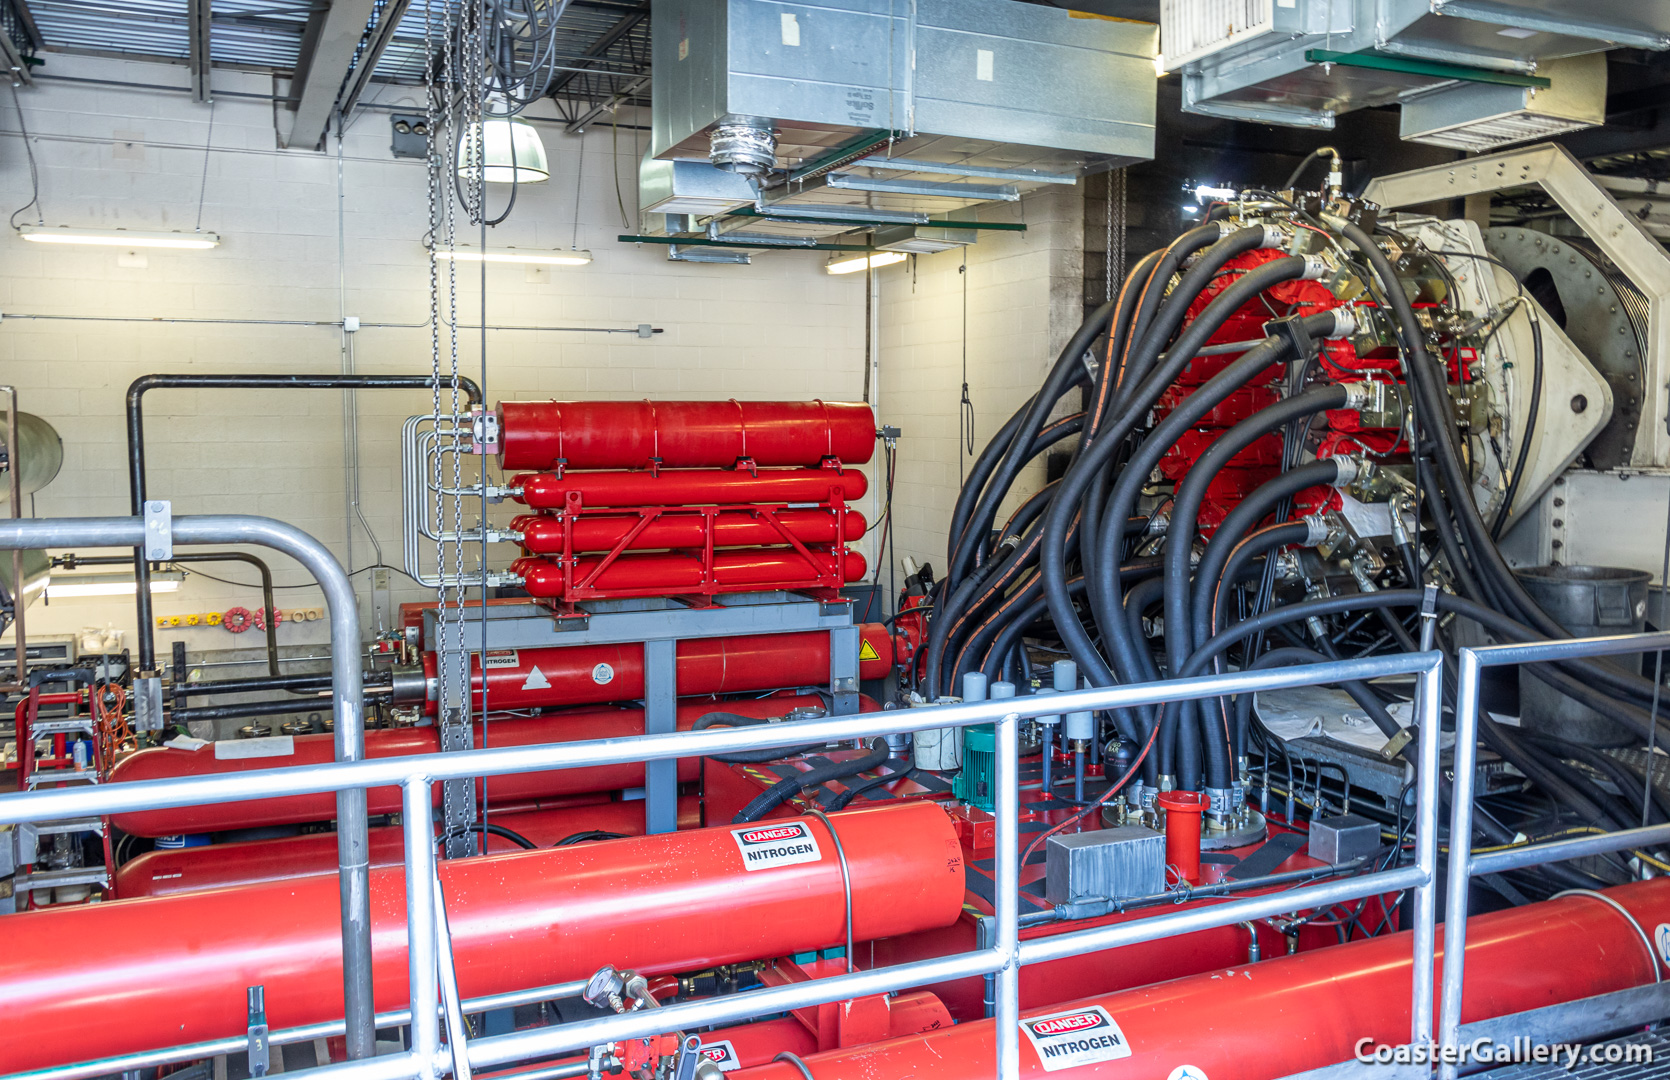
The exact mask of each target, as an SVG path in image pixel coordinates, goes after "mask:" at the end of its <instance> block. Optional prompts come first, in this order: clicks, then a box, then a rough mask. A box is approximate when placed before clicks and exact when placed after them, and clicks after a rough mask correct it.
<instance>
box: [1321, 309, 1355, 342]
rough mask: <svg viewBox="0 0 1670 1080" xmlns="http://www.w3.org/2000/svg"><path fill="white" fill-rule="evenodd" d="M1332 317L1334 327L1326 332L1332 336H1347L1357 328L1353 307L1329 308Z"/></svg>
mask: <svg viewBox="0 0 1670 1080" xmlns="http://www.w3.org/2000/svg"><path fill="white" fill-rule="evenodd" d="M1330 314H1332V315H1333V317H1334V329H1333V331H1332V332H1331V333H1329V334H1328V337H1329V338H1330V339H1332V338H1347V337H1350V336H1351V335H1353V334H1355V333H1356V332H1357V330H1358V324H1357V309H1356V308H1353V307H1345V306H1341V307H1337V308H1332V309H1331V310H1330Z"/></svg>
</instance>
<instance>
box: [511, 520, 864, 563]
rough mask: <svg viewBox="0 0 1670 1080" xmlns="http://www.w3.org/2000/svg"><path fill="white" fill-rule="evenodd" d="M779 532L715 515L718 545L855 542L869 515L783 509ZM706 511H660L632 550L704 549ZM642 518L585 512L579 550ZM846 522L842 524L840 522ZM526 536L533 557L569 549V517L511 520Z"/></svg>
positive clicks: (619, 535)
mask: <svg viewBox="0 0 1670 1080" xmlns="http://www.w3.org/2000/svg"><path fill="white" fill-rule="evenodd" d="M774 516H775V517H776V519H777V522H778V524H780V525H781V526H782V527H783V529H782V530H779V529H778V528H777V527H776V526H775V525H772V524H771V522H770V521H768V520H767V519H766V518H765V517H764V516H762V515H760V514H756V513H750V512H748V511H746V510H724V511H721V512H719V513H716V514H714V515H713V546H714V547H759V546H763V545H769V544H786V543H788V540H787V539H786V538H785V537H784V536H783V531H784V530H786V531H787V532H788V534H789V535H790V536H792V537H794V538H795V539H796V540H799V541H800V542H801V543H803V544H833V543H835V542H836V541H838V540H845V541H847V542H849V543H850V542H851V541H854V540H857V539H858V538H860V537H862V536H863V535H864V515H863V514H860V513H859V512H858V511H857V510H848V511H846V513H845V515H844V516H842V517H840V518H837V517H836V516H835V514H834V512H833V511H831V510H779V511H777V513H776V514H775V515H774ZM704 517H705V515H703V514H702V513H700V512H692V511H687V512H685V513H664V514H660V515H657V516H656V517H655V518H654V519H653V520H651V521H650V523H649V524H648V525H645V526H644V527H643V528H642V529H641V530H639V531H638V533H637V535H635V536H633V537H632V539H631V541H630V542H629V543H628V544H627V545H626V547H627V550H629V551H631V550H638V551H644V550H648V549H650V548H699V547H703V546H705V545H706V544H707V535H706V532H707V531H706V522H705V520H704ZM641 520H642V519H641V518H640V517H639V516H638V515H636V514H597V515H592V514H579V515H576V516H575V518H574V521H573V532H574V547H573V550H574V551H612V550H614V547H615V545H616V544H618V543H620V542H621V541H622V540H623V539H625V538H626V537H627V535H628V534H630V533H631V532H632V530H633V528H634V527H635V526H636V525H637V524H638V522H639V521H641ZM837 521H839V522H840V525H839V527H837V525H836V522H837ZM510 527H511V529H513V530H515V531H516V532H519V533H521V534H522V546H523V547H524V548H526V549H527V550H528V552H529V553H530V554H533V555H561V554H562V553H563V519H562V518H560V517H555V516H550V515H545V514H523V515H522V516H521V517H518V518H516V519H515V520H513V521H512V522H511V523H510Z"/></svg>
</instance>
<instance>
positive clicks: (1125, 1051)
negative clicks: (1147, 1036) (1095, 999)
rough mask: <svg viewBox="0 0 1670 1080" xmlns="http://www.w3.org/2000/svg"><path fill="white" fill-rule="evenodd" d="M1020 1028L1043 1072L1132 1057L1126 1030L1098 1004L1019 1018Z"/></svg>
mask: <svg viewBox="0 0 1670 1080" xmlns="http://www.w3.org/2000/svg"><path fill="white" fill-rule="evenodd" d="M1021 1030H1022V1031H1023V1032H1025V1033H1026V1037H1027V1038H1028V1039H1029V1040H1031V1042H1032V1049H1034V1050H1036V1051H1037V1052H1038V1060H1039V1062H1041V1063H1042V1064H1043V1066H1044V1071H1045V1072H1055V1071H1057V1070H1059V1069H1070V1068H1073V1067H1074V1066H1078V1065H1090V1064H1093V1063H1095V1062H1098V1061H1113V1060H1115V1059H1117V1058H1124V1057H1130V1056H1131V1045H1130V1043H1128V1042H1126V1041H1125V1033H1124V1032H1123V1031H1120V1030H1119V1025H1118V1024H1116V1023H1114V1022H1113V1017H1111V1016H1109V1015H1108V1013H1107V1010H1106V1009H1103V1008H1101V1007H1100V1006H1095V1005H1092V1006H1090V1007H1089V1008H1083V1009H1072V1010H1069V1011H1067V1012H1058V1013H1051V1014H1050V1015H1048V1016H1035V1017H1033V1018H1032V1019H1030V1020H1022V1021H1021Z"/></svg>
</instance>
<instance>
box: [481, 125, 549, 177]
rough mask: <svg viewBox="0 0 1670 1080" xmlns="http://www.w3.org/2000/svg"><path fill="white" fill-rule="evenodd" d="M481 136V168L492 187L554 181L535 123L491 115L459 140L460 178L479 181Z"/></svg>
mask: <svg viewBox="0 0 1670 1080" xmlns="http://www.w3.org/2000/svg"><path fill="white" fill-rule="evenodd" d="M483 132H484V133H485V134H484V135H483V136H482V137H481V151H480V155H481V166H482V170H483V171H484V172H485V173H486V174H487V182H488V183H489V184H537V183H540V182H542V181H545V180H549V179H551V166H550V164H549V163H548V162H547V161H546V159H545V144H544V143H542V142H540V141H539V132H537V131H535V130H534V127H533V125H532V124H530V123H528V122H527V121H526V120H523V119H521V118H519V117H507V116H490V117H487V118H486V119H485V120H483V121H482V122H481V123H480V124H473V125H471V126H470V128H469V129H468V130H467V131H465V132H464V136H463V138H461V139H459V140H458V175H459V176H461V177H463V178H464V179H465V180H474V179H475V178H476V155H477V150H476V139H477V137H478V134H479V133H483Z"/></svg>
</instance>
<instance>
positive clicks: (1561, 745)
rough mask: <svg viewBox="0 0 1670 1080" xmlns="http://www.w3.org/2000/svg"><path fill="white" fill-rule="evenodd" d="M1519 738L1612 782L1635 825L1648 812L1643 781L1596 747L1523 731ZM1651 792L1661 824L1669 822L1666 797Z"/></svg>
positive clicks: (1656, 788) (1653, 789) (1656, 792)
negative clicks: (1662, 821)
mask: <svg viewBox="0 0 1670 1080" xmlns="http://www.w3.org/2000/svg"><path fill="white" fill-rule="evenodd" d="M1519 738H1520V739H1521V740H1523V741H1526V742H1529V743H1532V744H1534V745H1536V746H1538V747H1541V748H1543V749H1544V750H1547V751H1549V752H1550V753H1553V754H1555V755H1557V756H1559V757H1565V758H1574V759H1576V760H1578V761H1581V762H1582V763H1583V764H1585V765H1587V766H1589V768H1591V769H1594V770H1595V771H1596V772H1598V773H1601V774H1602V775H1604V776H1605V777H1607V778H1608V779H1609V780H1611V781H1612V786H1613V787H1616V788H1617V789H1618V791H1619V792H1620V793H1622V795H1623V796H1624V798H1625V799H1626V800H1627V801H1628V803H1629V806H1628V810H1629V812H1630V819H1631V820H1632V821H1633V820H1635V819H1636V818H1639V817H1641V815H1642V813H1643V812H1644V811H1645V809H1646V807H1645V804H1644V803H1643V802H1642V801H1641V796H1642V788H1643V786H1644V785H1643V783H1642V780H1643V777H1641V776H1640V775H1639V774H1637V773H1634V772H1632V771H1630V769H1629V767H1628V766H1626V765H1625V764H1624V763H1623V762H1621V761H1619V760H1618V759H1617V758H1614V757H1612V756H1611V755H1609V754H1603V753H1601V752H1600V751H1598V750H1596V749H1594V748H1593V747H1590V746H1582V745H1579V744H1578V743H1574V742H1569V741H1567V740H1565V739H1560V738H1556V737H1554V736H1552V735H1540V734H1536V733H1526V732H1523V731H1522V732H1520V733H1519ZM1652 791H1653V809H1654V810H1656V811H1658V817H1659V818H1660V819H1661V820H1670V815H1667V814H1666V813H1665V806H1664V801H1663V796H1662V795H1661V794H1660V793H1659V790H1658V786H1657V785H1656V784H1655V785H1653V788H1652Z"/></svg>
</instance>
